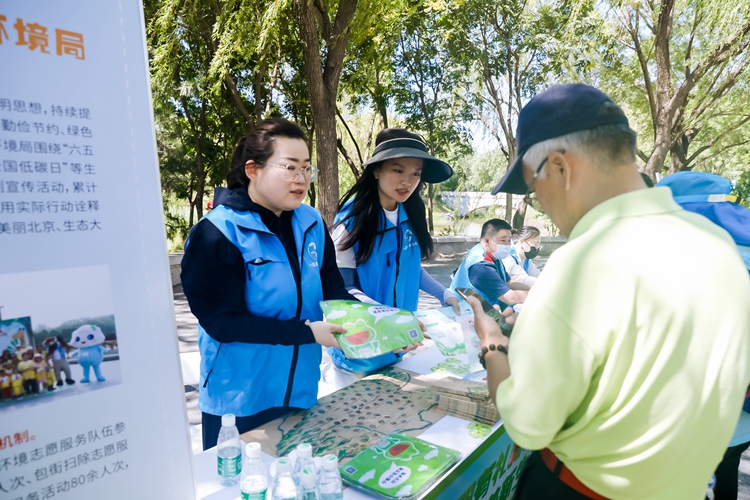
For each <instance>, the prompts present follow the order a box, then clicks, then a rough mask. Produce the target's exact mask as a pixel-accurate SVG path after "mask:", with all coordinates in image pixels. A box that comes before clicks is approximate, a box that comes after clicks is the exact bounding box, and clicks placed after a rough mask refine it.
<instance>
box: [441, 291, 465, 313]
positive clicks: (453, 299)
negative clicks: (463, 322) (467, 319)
mask: <svg viewBox="0 0 750 500" xmlns="http://www.w3.org/2000/svg"><path fill="white" fill-rule="evenodd" d="M445 303H446V304H448V305H449V306H453V310H454V311H455V312H456V314H457V315H458V316H460V315H461V308H460V307H459V306H458V297H456V296H455V295H454V296H453V297H451V298H449V299H448V300H446V301H445Z"/></svg>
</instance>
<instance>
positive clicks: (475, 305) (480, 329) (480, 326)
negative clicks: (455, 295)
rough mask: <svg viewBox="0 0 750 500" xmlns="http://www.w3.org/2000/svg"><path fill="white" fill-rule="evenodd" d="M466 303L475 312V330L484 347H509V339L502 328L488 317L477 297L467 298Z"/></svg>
mask: <svg viewBox="0 0 750 500" xmlns="http://www.w3.org/2000/svg"><path fill="white" fill-rule="evenodd" d="M466 301H467V302H468V303H469V305H470V306H471V308H472V309H473V310H474V329H475V330H476V331H477V335H478V336H479V340H480V341H481V343H482V345H483V346H487V345H489V344H495V345H498V344H501V345H504V346H506V347H507V346H508V337H506V336H505V335H503V334H502V333H501V332H500V326H499V325H498V324H497V323H496V322H495V320H494V319H492V318H490V317H489V316H487V313H485V312H484V310H483V309H482V304H480V303H479V301H478V300H477V299H476V298H475V297H467V298H466ZM508 309H510V308H508Z"/></svg>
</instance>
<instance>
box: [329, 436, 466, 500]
mask: <svg viewBox="0 0 750 500" xmlns="http://www.w3.org/2000/svg"><path fill="white" fill-rule="evenodd" d="M460 459H461V455H460V454H459V453H458V452H457V451H455V450H451V449H448V448H443V447H442V446H437V445H434V444H432V443H428V442H427V441H424V440H422V439H419V438H416V437H413V436H408V435H406V434H390V435H388V436H386V437H385V438H383V439H381V440H380V441H378V442H377V443H376V444H375V445H373V446H371V447H370V448H368V449H366V450H364V451H362V452H361V453H360V454H359V455H357V456H356V457H354V458H353V459H352V460H350V461H349V462H347V463H346V464H345V465H342V466H341V467H339V470H340V471H341V478H342V479H343V480H344V481H345V482H346V483H347V484H350V485H352V486H354V487H355V488H359V489H361V490H364V491H367V492H370V493H374V494H375V495H378V496H382V497H385V498H399V499H404V500H409V499H411V498H416V497H418V496H419V495H421V494H422V493H424V491H425V490H426V489H427V488H429V487H430V485H431V484H432V483H434V482H435V481H437V480H438V479H439V478H440V477H441V476H442V475H443V474H444V473H445V472H446V471H448V469H450V468H451V467H453V465H454V464H456V463H457V462H458V461H459V460H460Z"/></svg>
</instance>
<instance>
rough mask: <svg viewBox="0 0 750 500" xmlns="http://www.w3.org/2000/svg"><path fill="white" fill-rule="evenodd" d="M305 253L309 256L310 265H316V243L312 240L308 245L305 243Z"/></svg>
mask: <svg viewBox="0 0 750 500" xmlns="http://www.w3.org/2000/svg"><path fill="white" fill-rule="evenodd" d="M307 255H309V256H310V259H312V260H311V261H310V267H318V245H316V244H315V242H314V241H311V242H310V244H309V245H307Z"/></svg>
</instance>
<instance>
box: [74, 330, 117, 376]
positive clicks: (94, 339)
mask: <svg viewBox="0 0 750 500" xmlns="http://www.w3.org/2000/svg"><path fill="white" fill-rule="evenodd" d="M104 340H105V339H104V333H102V329H101V328H99V327H98V326H96V325H82V326H80V327H78V328H77V329H76V330H75V331H74V332H73V334H72V335H71V337H70V343H69V344H70V345H71V346H72V347H75V348H77V349H78V352H77V353H75V354H74V356H75V355H78V364H79V365H81V368H82V369H83V378H82V379H81V383H82V384H86V383H88V382H89V368H93V369H94V375H96V380H98V381H99V382H104V381H105V380H106V379H105V378H104V377H103V376H102V373H101V371H99V365H100V364H101V362H102V360H103V359H104V353H105V352H107V351H108V349H107V348H106V347H104V346H102V345H101V344H102V343H103V342H104Z"/></svg>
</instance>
